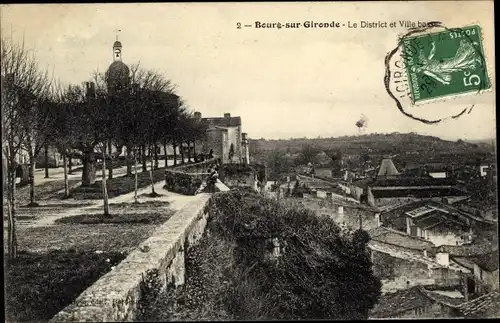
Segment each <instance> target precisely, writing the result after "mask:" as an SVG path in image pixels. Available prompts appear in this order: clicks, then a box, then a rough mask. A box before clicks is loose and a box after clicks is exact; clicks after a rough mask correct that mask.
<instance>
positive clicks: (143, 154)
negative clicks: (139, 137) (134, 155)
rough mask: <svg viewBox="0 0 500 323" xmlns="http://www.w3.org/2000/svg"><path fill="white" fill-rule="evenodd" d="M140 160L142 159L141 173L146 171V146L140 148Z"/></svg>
mask: <svg viewBox="0 0 500 323" xmlns="http://www.w3.org/2000/svg"><path fill="white" fill-rule="evenodd" d="M141 158H142V171H143V172H147V171H148V165H147V163H146V145H142V147H141Z"/></svg>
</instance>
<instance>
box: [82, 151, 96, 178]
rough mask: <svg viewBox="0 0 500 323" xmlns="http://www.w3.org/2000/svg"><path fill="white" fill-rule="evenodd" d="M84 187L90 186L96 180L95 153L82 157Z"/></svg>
mask: <svg viewBox="0 0 500 323" xmlns="http://www.w3.org/2000/svg"><path fill="white" fill-rule="evenodd" d="M82 162H83V171H82V186H90V185H93V184H94V183H95V180H96V167H95V156H94V153H93V152H86V153H84V154H83V157H82Z"/></svg>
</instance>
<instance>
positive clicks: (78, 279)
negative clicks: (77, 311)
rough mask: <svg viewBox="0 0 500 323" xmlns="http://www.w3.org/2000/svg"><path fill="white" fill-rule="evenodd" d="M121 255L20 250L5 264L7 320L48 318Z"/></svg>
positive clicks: (42, 319) (113, 263)
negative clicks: (42, 252)
mask: <svg viewBox="0 0 500 323" xmlns="http://www.w3.org/2000/svg"><path fill="white" fill-rule="evenodd" d="M124 258H125V255H124V254H122V253H119V252H105V253H101V254H97V253H95V252H85V251H74V250H68V251H65V250H55V251H51V252H48V253H46V254H35V253H28V252H19V255H18V258H17V259H16V260H14V261H9V262H7V264H6V267H5V282H6V293H7V296H6V310H5V312H6V320H7V321H11V322H25V321H46V320H49V319H50V318H52V317H53V316H54V315H55V314H57V313H58V312H59V311H61V310H62V309H63V308H64V307H66V306H67V305H69V304H70V303H71V302H73V301H74V300H75V298H76V297H77V296H78V295H79V294H80V293H81V292H83V291H84V290H85V289H86V288H88V287H89V286H90V285H91V284H93V283H94V282H95V281H96V280H97V279H99V277H101V276H102V275H103V274H105V273H106V272H108V271H110V270H111V267H112V266H115V265H116V264H118V263H119V262H120V261H122V260H123V259H124Z"/></svg>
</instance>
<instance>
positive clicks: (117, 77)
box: [106, 37, 130, 95]
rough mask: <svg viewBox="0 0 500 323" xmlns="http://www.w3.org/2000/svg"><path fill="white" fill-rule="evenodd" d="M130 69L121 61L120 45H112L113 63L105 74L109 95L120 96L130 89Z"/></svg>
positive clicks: (116, 43) (115, 43)
mask: <svg viewBox="0 0 500 323" xmlns="http://www.w3.org/2000/svg"><path fill="white" fill-rule="evenodd" d="M129 74H130V69H129V68H128V66H127V65H126V64H125V63H123V61H122V43H121V42H120V41H119V40H118V37H117V39H116V41H115V42H114V43H113V62H112V63H111V65H110V66H109V68H108V71H107V72H106V81H107V85H108V91H109V94H110V95H121V94H123V93H124V91H129V89H130V75H129Z"/></svg>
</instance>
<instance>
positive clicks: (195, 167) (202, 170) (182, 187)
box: [165, 158, 220, 195]
mask: <svg viewBox="0 0 500 323" xmlns="http://www.w3.org/2000/svg"><path fill="white" fill-rule="evenodd" d="M219 162H220V160H219V159H218V158H214V159H210V160H207V161H204V162H200V163H196V164H186V165H182V166H178V167H175V168H172V169H166V170H165V189H167V190H169V191H171V192H175V193H179V194H184V195H194V193H195V192H196V190H197V189H198V188H199V187H200V186H201V183H203V181H204V180H205V179H206V178H207V177H208V175H209V172H208V170H209V168H211V167H212V166H214V165H216V164H218V163H219Z"/></svg>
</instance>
